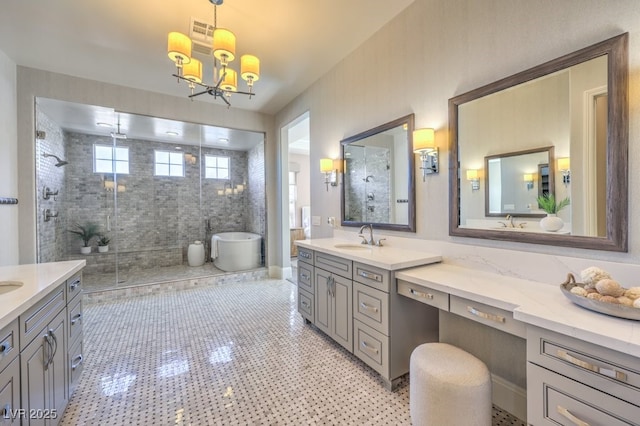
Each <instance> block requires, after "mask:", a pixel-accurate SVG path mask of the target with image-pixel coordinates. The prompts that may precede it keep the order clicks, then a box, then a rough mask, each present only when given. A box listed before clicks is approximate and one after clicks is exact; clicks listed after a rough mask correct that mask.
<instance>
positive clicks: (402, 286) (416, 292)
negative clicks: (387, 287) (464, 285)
mask: <svg viewBox="0 0 640 426" xmlns="http://www.w3.org/2000/svg"><path fill="white" fill-rule="evenodd" d="M397 281H398V293H399V294H401V295H403V296H407V297H410V298H411V299H415V300H417V301H418V302H422V303H426V304H427V305H431V306H434V307H436V308H438V309H442V310H443V311H449V293H445V292H443V291H440V290H434V289H432V288H429V287H425V286H422V285H418V284H414V283H410V282H408V281H404V280H397Z"/></svg>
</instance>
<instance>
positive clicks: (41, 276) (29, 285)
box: [0, 260, 86, 329]
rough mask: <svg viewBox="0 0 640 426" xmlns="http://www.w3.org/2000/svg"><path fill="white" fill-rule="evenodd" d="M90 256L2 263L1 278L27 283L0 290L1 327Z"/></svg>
mask: <svg viewBox="0 0 640 426" xmlns="http://www.w3.org/2000/svg"><path fill="white" fill-rule="evenodd" d="M85 265H86V260H69V261H65V262H52V263H38V264H34V265H15V266H2V267H0V281H19V282H22V283H23V285H22V287H20V288H17V289H15V290H12V291H10V292H8V293H4V294H0V329H1V328H3V327H5V326H6V325H8V324H9V323H10V322H11V321H13V320H14V319H16V318H17V317H18V316H19V315H20V314H22V313H23V312H24V311H26V310H27V309H29V308H30V307H31V306H33V305H35V304H36V303H37V302H38V301H39V300H40V299H42V297H43V296H46V295H47V294H48V293H49V292H50V291H52V290H53V289H55V288H56V287H57V286H59V285H60V284H62V283H63V282H64V281H66V280H67V279H68V278H70V277H71V276H73V274H75V273H76V272H78V271H80V270H81V269H82V268H84V266H85Z"/></svg>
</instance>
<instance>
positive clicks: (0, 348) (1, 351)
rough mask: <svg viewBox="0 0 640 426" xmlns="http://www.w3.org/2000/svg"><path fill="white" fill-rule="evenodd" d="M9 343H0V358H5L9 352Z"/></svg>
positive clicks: (6, 341)
mask: <svg viewBox="0 0 640 426" xmlns="http://www.w3.org/2000/svg"><path fill="white" fill-rule="evenodd" d="M11 349H12V348H11V343H10V342H9V341H8V340H5V341H4V342H2V343H0V357H3V356H5V355H6V354H8V353H9V351H10V350H11Z"/></svg>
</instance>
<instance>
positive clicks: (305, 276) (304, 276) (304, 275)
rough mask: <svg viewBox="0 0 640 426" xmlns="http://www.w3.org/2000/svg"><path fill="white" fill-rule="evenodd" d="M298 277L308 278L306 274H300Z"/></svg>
mask: <svg viewBox="0 0 640 426" xmlns="http://www.w3.org/2000/svg"><path fill="white" fill-rule="evenodd" d="M300 278H302V279H303V280H308V279H309V278H310V277H309V275H307V274H300Z"/></svg>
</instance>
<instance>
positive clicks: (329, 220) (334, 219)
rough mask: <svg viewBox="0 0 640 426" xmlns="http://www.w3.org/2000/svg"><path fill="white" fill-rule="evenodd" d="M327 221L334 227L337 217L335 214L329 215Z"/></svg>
mask: <svg viewBox="0 0 640 426" xmlns="http://www.w3.org/2000/svg"><path fill="white" fill-rule="evenodd" d="M327 223H328V224H329V226H331V227H332V228H333V227H335V226H336V218H335V217H333V216H329V217H328V218H327Z"/></svg>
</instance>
